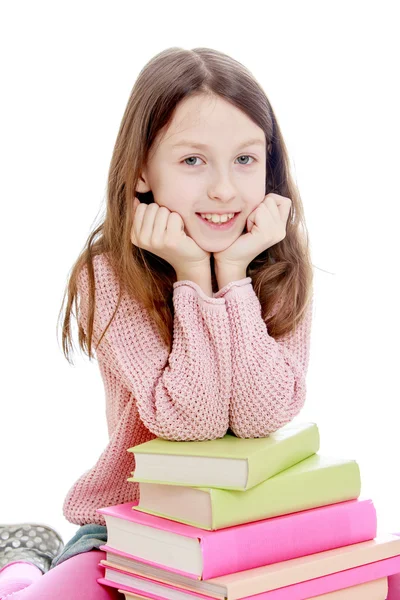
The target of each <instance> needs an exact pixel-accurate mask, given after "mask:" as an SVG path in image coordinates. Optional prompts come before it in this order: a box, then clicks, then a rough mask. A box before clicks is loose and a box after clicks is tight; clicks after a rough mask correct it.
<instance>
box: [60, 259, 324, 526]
mask: <svg viewBox="0 0 400 600" xmlns="http://www.w3.org/2000/svg"><path fill="white" fill-rule="evenodd" d="M94 272H95V293H96V305H95V318H94V328H93V341H94V342H95V343H94V347H96V344H97V342H98V339H99V337H100V335H101V333H102V332H103V331H104V329H105V327H106V325H107V324H108V321H109V319H110V318H111V315H112V314H113V311H114V309H115V306H116V303H117V299H118V291H119V286H118V281H117V280H116V277H115V275H114V272H113V270H112V269H111V266H110V264H109V262H108V260H107V258H106V255H105V254H102V255H98V256H96V257H95V258H94ZM173 288H174V289H173V305H174V328H173V346H172V351H171V353H169V352H168V349H167V347H166V346H165V344H164V342H163V341H162V339H161V337H160V335H159V333H158V331H157V330H156V327H155V326H154V324H152V322H151V321H150V319H149V317H148V314H147V312H146V311H145V309H144V308H143V307H142V306H141V305H140V304H139V303H138V302H137V301H135V300H132V299H130V298H128V297H126V296H124V295H123V297H122V301H121V304H120V306H119V308H118V310H117V313H116V315H115V317H114V319H113V321H112V323H111V325H110V326H109V328H108V330H107V332H106V334H105V336H104V337H103V339H102V341H101V344H100V346H99V347H98V348H97V349H96V358H97V361H98V364H99V368H100V372H101V375H102V378H103V382H104V388H105V399H106V418H107V425H108V433H109V442H108V444H107V446H106V448H105V449H104V451H103V452H102V454H101V456H100V457H99V459H98V461H97V462H96V464H95V465H94V466H93V467H92V468H91V469H89V470H88V471H86V472H85V473H83V475H81V477H80V478H79V479H78V480H77V481H76V482H75V483H74V485H73V486H72V487H71V488H70V490H69V491H68V494H67V496H66V498H65V500H64V504H63V514H64V516H65V517H66V519H67V520H68V521H70V522H71V523H76V524H78V525H85V524H87V523H98V524H100V525H105V521H104V518H103V517H102V516H100V515H99V514H98V513H96V508H100V507H105V506H111V505H113V504H120V503H122V502H130V501H133V500H136V499H137V498H138V492H139V490H138V484H137V483H133V482H128V481H127V478H128V477H130V476H131V472H132V471H134V468H135V464H134V456H133V454H132V453H131V452H128V451H127V450H128V448H131V447H132V446H136V445H137V444H141V443H142V442H145V441H147V440H150V439H153V438H154V437H163V438H166V439H169V440H207V439H215V438H220V437H222V436H223V435H225V433H226V432H227V430H228V428H230V429H231V431H232V432H233V433H234V434H235V435H237V436H238V437H262V436H266V435H268V433H270V432H273V431H276V429H278V428H279V427H282V426H283V425H285V424H286V423H288V422H289V421H291V420H292V418H293V417H294V416H295V415H296V414H297V413H298V412H299V411H300V409H301V408H302V406H303V404H304V401H305V396H306V373H307V367H308V361H309V350H310V333H311V321H312V306H313V303H312V302H311V303H310V305H309V308H308V312H307V313H306V315H305V318H304V319H303V321H302V322H301V324H300V325H299V326H298V328H297V331H296V332H295V333H294V332H292V333H290V334H288V335H286V336H285V337H284V338H282V339H280V340H278V341H276V340H275V339H274V338H273V337H271V336H270V335H269V333H268V330H267V326H266V324H265V322H264V321H263V319H262V317H261V306H260V303H259V300H258V298H257V296H256V294H255V292H254V289H253V286H252V280H251V278H250V277H246V278H245V279H241V280H239V281H232V282H230V283H229V284H227V285H226V286H224V287H223V288H222V289H220V290H219V291H218V292H216V293H214V294H213V297H209V296H207V295H206V294H205V293H204V292H203V290H202V289H201V288H200V286H199V285H197V284H196V283H194V282H192V281H186V280H185V281H177V282H176V283H174V285H173ZM78 293H79V296H80V317H79V318H80V322H81V323H82V326H83V328H84V330H85V331H87V329H86V324H87V322H86V314H87V302H88V293H89V282H88V276H87V269H86V267H85V268H84V269H82V271H81V273H80V275H79V278H78Z"/></svg>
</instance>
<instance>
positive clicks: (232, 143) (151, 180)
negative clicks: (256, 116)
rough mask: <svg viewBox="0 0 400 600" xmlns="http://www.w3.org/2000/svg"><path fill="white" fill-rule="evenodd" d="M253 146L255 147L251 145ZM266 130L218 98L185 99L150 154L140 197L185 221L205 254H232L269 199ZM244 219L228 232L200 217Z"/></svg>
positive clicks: (189, 231) (141, 181) (139, 187)
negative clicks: (228, 215)
mask: <svg viewBox="0 0 400 600" xmlns="http://www.w3.org/2000/svg"><path fill="white" fill-rule="evenodd" d="M249 141H251V142H252V143H250V144H249V143H248V142H249ZM265 171H266V143H265V135H264V132H263V130H262V129H261V128H260V127H258V126H257V125H255V123H253V121H251V120H250V119H249V118H248V117H247V115H245V114H244V113H243V112H242V111H241V110H239V109H238V108H236V107H235V106H233V105H232V104H230V103H229V102H227V101H226V100H224V99H222V98H220V97H219V96H218V97H213V98H210V97H208V96H206V95H201V96H195V97H191V98H187V99H185V100H183V101H182V102H180V103H179V105H178V106H177V108H176V110H175V113H174V117H173V120H172V122H171V123H170V125H169V127H168V129H167V130H166V131H165V132H163V134H162V136H160V137H159V138H158V139H157V140H156V141H155V144H154V146H153V148H152V149H151V152H150V155H149V159H148V163H147V165H146V168H145V170H144V171H143V172H142V175H141V179H140V180H139V182H138V187H137V191H138V192H147V191H150V190H151V191H152V193H153V196H154V201H155V202H156V203H157V204H158V205H159V206H165V207H167V208H168V209H169V210H170V211H173V212H177V213H178V214H179V215H180V216H181V217H182V219H183V222H184V225H185V232H186V233H187V234H188V235H189V236H190V237H191V238H192V239H193V240H194V241H195V242H196V243H197V244H198V246H200V247H201V248H202V249H203V250H206V251H207V252H220V251H222V250H225V249H226V248H228V247H229V246H230V245H231V244H233V242H234V241H235V240H236V239H237V238H238V237H240V235H241V234H242V233H245V228H246V220H247V217H248V216H249V214H250V213H251V212H252V211H253V210H254V209H255V208H256V207H257V206H258V205H259V204H260V203H261V202H262V201H263V200H264V198H265V176H266V172H265ZM232 212H234V213H237V212H238V213H240V214H239V215H238V217H237V218H236V220H235V223H234V224H233V226H231V227H230V228H229V229H227V230H225V231H224V230H221V231H220V230H218V229H214V228H211V227H210V226H209V225H208V224H207V223H206V222H203V220H202V219H201V218H200V217H199V216H198V215H199V213H232Z"/></svg>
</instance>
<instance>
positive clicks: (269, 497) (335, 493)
mask: <svg viewBox="0 0 400 600" xmlns="http://www.w3.org/2000/svg"><path fill="white" fill-rule="evenodd" d="M139 488H140V500H139V504H138V506H134V507H132V508H133V510H138V511H143V512H147V513H149V514H154V515H157V516H161V517H164V518H167V519H171V520H175V521H179V522H181V523H187V524H189V525H193V526H195V527H199V528H200V529H207V530H217V529H222V528H224V527H232V526H234V525H240V524H242V523H249V522H253V521H259V520H262V519H267V518H271V517H276V516H280V515H285V514H290V513H294V512H298V511H301V510H308V509H311V508H317V507H319V506H326V505H328V504H335V503H337V502H344V501H346V500H354V499H356V498H358V497H359V495H360V491H361V477H360V470H359V467H358V464H357V463H356V461H354V460H348V459H339V458H331V457H326V456H321V455H319V454H313V455H312V456H310V457H309V458H306V459H305V460H303V461H301V462H300V463H297V464H296V465H294V466H293V467H290V468H289V469H286V470H285V471H282V472H281V473H278V474H277V475H275V476H274V477H271V478H269V479H267V480H265V481H263V482H262V483H259V484H258V485H256V486H254V487H253V488H251V489H249V490H246V491H236V490H224V489H218V488H193V487H182V486H173V485H167V484H166V485H164V484H156V483H140V484H139Z"/></svg>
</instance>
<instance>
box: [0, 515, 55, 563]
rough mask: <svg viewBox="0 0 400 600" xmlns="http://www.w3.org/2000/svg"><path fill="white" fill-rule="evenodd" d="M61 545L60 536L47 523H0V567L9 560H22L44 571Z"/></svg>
mask: <svg viewBox="0 0 400 600" xmlns="http://www.w3.org/2000/svg"><path fill="white" fill-rule="evenodd" d="M63 547H64V542H63V541H62V539H61V536H60V535H59V534H58V533H57V532H56V531H55V530H54V529H52V528H51V527H48V526H47V525H41V524H36V523H20V524H16V525H0V569H1V568H2V567H4V566H5V565H7V564H9V563H10V562H15V561H18V560H23V561H27V562H30V563H32V564H34V565H35V566H36V567H38V568H39V569H40V570H41V571H42V573H46V572H47V571H49V569H50V567H51V563H52V561H53V560H54V558H55V557H56V556H57V555H58V554H60V552H62V549H63Z"/></svg>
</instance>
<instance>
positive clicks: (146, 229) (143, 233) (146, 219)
mask: <svg viewBox="0 0 400 600" xmlns="http://www.w3.org/2000/svg"><path fill="white" fill-rule="evenodd" d="M144 206H145V213H144V216H143V221H142V226H141V229H140V239H141V240H142V241H143V242H144V243H145V244H148V245H149V244H150V241H151V238H152V235H153V228H154V220H155V218H156V214H157V211H158V209H159V206H158V204H156V203H155V202H152V203H151V204H147V205H144ZM139 209H140V207H139V206H138V210H139Z"/></svg>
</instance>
